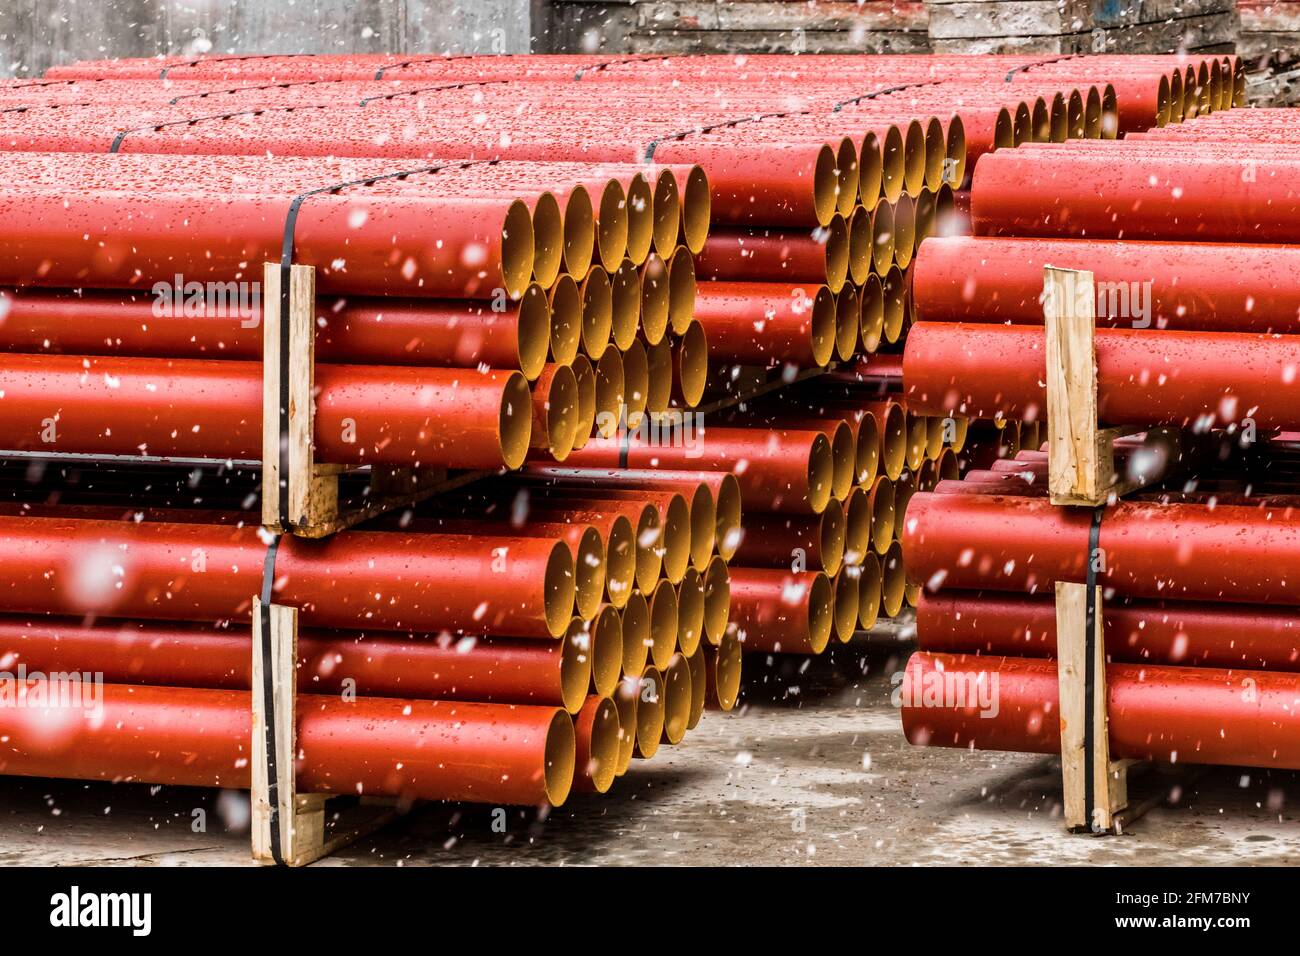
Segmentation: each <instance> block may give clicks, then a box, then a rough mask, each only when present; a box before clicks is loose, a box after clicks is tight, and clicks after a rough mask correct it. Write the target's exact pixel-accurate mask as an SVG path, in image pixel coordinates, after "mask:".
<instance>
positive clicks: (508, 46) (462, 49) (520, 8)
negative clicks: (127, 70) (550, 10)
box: [0, 0, 546, 76]
mask: <svg viewBox="0 0 1300 956" xmlns="http://www.w3.org/2000/svg"><path fill="white" fill-rule="evenodd" d="M545 7H546V2H545V0H0V75H4V76H33V75H37V74H39V73H41V72H42V71H43V70H45V68H46V67H48V66H50V65H51V64H54V63H67V62H69V61H72V60H85V59H103V58H107V57H123V56H153V55H156V54H159V53H208V52H212V53H234V52H267V53H361V52H420V53H443V52H448V53H521V52H526V51H527V50H528V49H529V47H530V39H531V34H532V33H533V32H534V31H538V32H542V33H544V32H545V22H546V21H545V16H544V13H545ZM542 39H544V38H542Z"/></svg>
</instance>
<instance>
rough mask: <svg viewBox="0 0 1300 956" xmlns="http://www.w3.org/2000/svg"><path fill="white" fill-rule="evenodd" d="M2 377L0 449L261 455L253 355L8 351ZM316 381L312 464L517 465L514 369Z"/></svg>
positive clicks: (392, 370)
mask: <svg viewBox="0 0 1300 956" xmlns="http://www.w3.org/2000/svg"><path fill="white" fill-rule="evenodd" d="M0 378H2V379H3V381H4V399H3V401H0V447H3V448H5V449H8V450H12V451H27V450H35V451H58V452H77V453H81V454H115V455H140V454H148V455H155V456H164V457H179V458H212V459H234V460H253V459H259V460H260V459H261V457H262V366H261V363H259V362H221V361H207V360H202V359H177V360H166V359H148V358H118V357H98V358H95V357H91V358H86V357H81V356H72V355H20V354H7V355H0ZM316 387H317V389H318V390H319V391H318V394H317V398H316V417H315V423H316V428H315V436H314V437H315V448H316V451H315V454H316V457H317V460H319V461H321V462H329V463H333V464H367V463H369V464H388V465H404V466H412V465H416V464H420V465H426V466H438V465H448V466H454V467H461V468H497V467H500V466H502V465H508V466H510V467H517V466H518V465H519V464H521V463H522V461H523V458H524V455H525V453H526V450H527V444H526V442H525V443H524V445H523V447H520V446H519V445H518V443H517V437H518V435H519V434H522V435H524V436H527V435H528V434H529V432H530V430H531V420H532V419H531V410H530V395H529V392H528V385H527V382H526V380H525V379H524V377H523V376H522V375H521V374H519V373H518V372H499V371H487V372H479V371H477V370H472V369H431V368H399V367H391V366H386V367H379V366H361V365H318V366H317V367H316ZM515 416H518V417H515ZM503 426H504V427H506V428H509V429H510V431H509V432H506V433H503Z"/></svg>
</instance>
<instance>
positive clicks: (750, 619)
mask: <svg viewBox="0 0 1300 956" xmlns="http://www.w3.org/2000/svg"><path fill="white" fill-rule="evenodd" d="M729 570H730V572H731V621H732V623H734V624H735V625H736V627H737V633H738V634H739V635H740V639H741V645H742V647H743V649H744V650H745V652H746V653H751V652H758V651H762V652H767V653H787V654H820V653H821V652H822V651H823V650H825V649H826V644H827V642H828V641H829V640H830V635H831V621H832V612H831V602H832V601H833V596H832V587H831V582H830V579H829V578H828V577H827V576H826V575H825V574H824V573H823V572H821V571H783V570H778V569H768V568H740V567H734V566H733V567H731V568H729Z"/></svg>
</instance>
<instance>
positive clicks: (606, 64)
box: [573, 54, 672, 82]
mask: <svg viewBox="0 0 1300 956" xmlns="http://www.w3.org/2000/svg"><path fill="white" fill-rule="evenodd" d="M670 59H672V57H668V56H653V55H651V56H646V55H644V54H643V55H641V56H625V57H621V58H620V59H617V60H602V61H601V62H600V63H591V64H588V65H587V66H584V67H582V69H580V70H578V72H577V73H575V74H573V79H574V81H575V82H576V81H579V80H581V79H582V78H583V77H584V76H586V75H587V74H588V73H600V72H602V71H603V70H607V69H609V68H610V67H611V66H622V65H624V64H625V63H651V62H653V61H655V60H670Z"/></svg>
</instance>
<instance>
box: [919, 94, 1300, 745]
mask: <svg viewBox="0 0 1300 956" xmlns="http://www.w3.org/2000/svg"><path fill="white" fill-rule="evenodd" d="M1255 113H1256V111H1233V112H1228V113H1223V114H1217V113H1216V114H1214V115H1211V116H1200V117H1198V118H1195V119H1190V120H1189V121H1188V122H1186V123H1184V124H1183V125H1182V126H1180V127H1176V128H1174V127H1170V128H1166V129H1162V130H1158V131H1151V132H1149V133H1146V134H1131V135H1129V136H1127V137H1125V139H1124V140H1122V141H1120V142H1117V143H1109V144H1105V147H1104V149H1103V150H1101V151H1100V152H1098V151H1096V150H1093V149H1090V148H1087V147H1085V146H1082V144H1065V145H1062V146H1059V147H1052V148H1043V147H1034V146H1031V147H1028V148H1026V149H1025V150H1021V151H1017V152H1016V154H1015V160H1014V161H1013V162H1012V163H1011V164H1010V166H1008V164H1007V159H1008V157H1009V156H1010V155H1011V154H998V155H996V156H993V157H990V158H989V159H988V160H987V161H986V162H985V163H983V164H982V165H981V167H980V169H979V170H978V171H977V172H976V176H975V183H974V192H973V202H972V212H973V217H974V222H975V230H976V233H977V236H976V237H962V238H949V239H938V240H933V241H931V242H930V243H927V246H926V250H925V254H924V255H923V256H921V258H920V260H919V264H918V267H917V270H916V275H915V294H916V307H917V312H918V317H919V319H920V320H921V321H919V322H918V323H917V325H916V326H915V327H914V328H913V329H912V330H911V334H910V336H909V338H908V342H907V351H906V356H905V360H904V377H905V383H906V391H907V396H908V399H909V400H910V401H912V402H915V403H917V404H918V405H919V406H920V407H922V408H924V409H926V410H928V411H930V412H931V413H935V414H937V413H940V412H942V411H944V410H960V411H964V412H966V413H968V414H972V415H995V414H1004V415H1023V416H1025V417H1027V418H1030V419H1033V420H1035V421H1037V420H1039V419H1041V416H1042V413H1043V411H1044V408H1045V396H1044V385H1043V383H1044V381H1045V377H1046V374H1047V371H1046V368H1045V362H1044V359H1043V349H1044V341H1043V338H1044V337H1043V331H1042V301H1041V295H1042V289H1043V268H1044V266H1046V265H1052V266H1057V267H1061V268H1069V269H1080V270H1086V271H1089V272H1091V273H1093V275H1094V278H1095V282H1096V316H1097V319H1096V324H1097V331H1096V333H1095V341H1094V347H1095V352H1096V363H1097V381H1096V387H1097V406H1098V418H1099V421H1100V423H1101V424H1103V425H1128V426H1133V427H1143V428H1145V427H1149V426H1153V425H1173V426H1178V427H1182V428H1184V429H1186V430H1187V431H1188V432H1189V433H1190V434H1191V435H1192V436H1193V439H1194V440H1196V441H1199V442H1202V443H1204V439H1205V438H1206V437H1210V438H1213V437H1214V436H1215V435H1218V434H1223V435H1230V436H1232V440H1231V441H1230V442H1228V441H1222V442H1221V443H1220V444H1219V445H1218V446H1207V447H1214V448H1215V451H1214V453H1213V454H1209V455H1196V454H1193V455H1192V456H1191V457H1190V458H1187V457H1184V459H1183V463H1184V468H1183V471H1184V472H1185V473H1184V474H1181V475H1179V476H1178V477H1177V479H1176V480H1169V481H1167V482H1166V483H1165V484H1157V485H1155V486H1154V487H1151V488H1149V489H1148V490H1146V491H1143V492H1141V493H1138V494H1136V495H1133V496H1131V497H1129V498H1125V499H1122V500H1119V501H1117V502H1112V503H1111V504H1110V505H1109V506H1108V507H1106V509H1105V511H1104V514H1103V515H1102V516H1101V522H1100V527H1099V529H1097V528H1095V527H1094V525H1093V522H1094V516H1093V514H1092V513H1091V512H1090V511H1088V510H1085V509H1077V508H1068V507H1059V506H1054V505H1053V504H1052V503H1051V502H1049V500H1048V495H1047V488H1046V485H1047V477H1048V474H1047V469H1048V464H1047V454H1046V453H1045V452H1037V451H1025V450H1022V451H1020V452H1019V453H1017V454H1015V455H1014V460H1013V461H1009V462H995V463H992V464H989V465H987V466H986V467H985V468H983V469H978V470H972V471H969V472H967V474H966V475H965V477H964V479H963V480H961V481H944V482H940V483H939V485H938V486H937V487H936V488H935V489H934V493H932V494H922V495H917V496H916V497H914V498H913V500H912V502H911V506H910V510H909V518H908V523H907V528H906V531H905V534H904V552H905V557H906V562H907V567H908V571H909V574H910V575H911V578H912V580H913V581H914V582H915V583H916V584H918V585H924V587H925V593H924V594H923V595H922V597H921V600H920V604H919V606H918V609H917V636H918V643H919V645H920V648H921V649H920V650H919V651H918V652H917V653H916V654H915V655H914V656H913V658H912V660H911V661H910V662H909V665H908V668H907V675H906V679H905V681H904V692H903V694H904V710H903V723H904V728H905V730H906V732H907V735H908V738H909V740H911V741H912V742H913V743H917V744H929V745H935V746H953V747H970V746H973V747H979V748H987V749H1003V750H1021V751H1029V752H1042V753H1050V752H1055V751H1059V749H1060V737H1059V729H1060V728H1059V721H1058V720H1056V718H1055V716H1054V712H1055V711H1056V707H1057V674H1056V664H1055V663H1054V662H1053V661H1051V660H1049V659H1050V658H1053V657H1054V656H1055V653H1056V629H1057V621H1056V608H1055V604H1054V602H1053V600H1052V592H1053V585H1054V583H1055V582H1059V581H1067V582H1076V583H1083V582H1084V581H1085V580H1086V577H1087V573H1088V570H1089V567H1090V565H1091V567H1092V569H1093V570H1094V572H1095V574H1096V580H1097V583H1098V584H1099V585H1100V586H1101V587H1102V588H1103V589H1104V590H1103V593H1104V594H1105V599H1104V605H1103V609H1102V612H1101V621H1102V628H1103V639H1104V642H1105V651H1106V655H1107V660H1108V664H1107V666H1106V680H1107V693H1108V699H1107V713H1108V726H1109V735H1110V750H1111V754H1112V756H1113V757H1129V758H1136V759H1151V760H1158V761H1162V762H1189V763H1227V764H1236V765H1242V766H1256V767H1282V768H1289V769H1296V768H1300V746H1298V745H1297V741H1300V734H1298V733H1297V724H1296V716H1295V715H1296V706H1297V703H1300V645H1298V644H1297V629H1298V628H1300V617H1298V616H1297V615H1296V614H1295V613H1294V610H1293V609H1292V608H1291V607H1290V606H1291V605H1293V604H1294V600H1293V597H1294V595H1293V592H1294V586H1293V583H1292V582H1293V581H1294V580H1295V576H1296V574H1297V572H1298V571H1300V537H1298V536H1297V534H1296V528H1297V522H1296V517H1295V510H1294V509H1295V508H1296V506H1297V504H1300V495H1298V493H1300V481H1298V480H1297V472H1296V469H1295V445H1294V436H1295V433H1296V431H1297V428H1298V427H1300V391H1298V389H1300V385H1298V384H1297V381H1296V367H1297V362H1298V361H1300V320H1298V319H1297V315H1298V314H1300V291H1298V290H1297V289H1296V288H1295V287H1294V285H1295V284H1294V282H1293V280H1292V275H1291V274H1292V273H1294V271H1295V269H1296V267H1297V266H1300V252H1298V251H1297V250H1300V226H1297V222H1300V219H1298V218H1297V216H1296V213H1297V211H1300V206H1298V205H1297V204H1298V203H1300V168H1293V167H1292V166H1289V165H1288V160H1287V158H1286V157H1285V156H1283V154H1282V152H1281V151H1280V150H1281V147H1280V146H1279V145H1275V144H1274V135H1273V134H1274V131H1275V130H1281V129H1284V128H1287V124H1288V122H1289V123H1290V124H1291V125H1294V124H1295V122H1296V118H1295V117H1294V116H1293V115H1291V113H1290V112H1287V113H1283V112H1282V111H1259V115H1258V116H1256V115H1255ZM1201 130H1204V131H1205V133H1204V135H1201V133H1200V131H1201ZM1285 135H1286V134H1284V133H1280V134H1279V136H1278V140H1279V141H1284V140H1285ZM1184 142H1186V143H1189V144H1193V145H1194V146H1195V151H1194V152H1191V153H1183V152H1177V151H1174V152H1170V151H1169V149H1168V148H1167V147H1168V145H1169V144H1172V143H1184ZM1103 154H1104V156H1105V159H1104V160H1103V159H1102V155H1103ZM1103 165H1104V166H1105V171H1104V172H1103V171H1102V167H1103ZM1067 184H1068V186H1067ZM973 264H978V266H977V267H972V266H973ZM1008 350H1014V351H1015V352H1016V354H1015V357H1014V358H1010V356H1009V352H1008ZM1027 357H1028V358H1030V361H1028V362H1026V358H1027ZM1220 430H1221V431H1220ZM1115 451H1116V458H1117V468H1118V469H1119V470H1120V471H1121V472H1125V473H1127V472H1129V471H1131V469H1132V468H1133V467H1135V466H1136V467H1145V468H1149V467H1152V466H1153V465H1154V467H1155V468H1156V469H1157V470H1160V469H1162V468H1163V467H1164V464H1165V462H1167V461H1168V460H1169V457H1170V456H1169V452H1168V449H1167V448H1165V447H1156V446H1153V445H1151V444H1149V443H1148V444H1145V445H1144V444H1143V443H1142V442H1141V441H1139V440H1137V439H1135V438H1130V439H1124V440H1120V441H1118V442H1117V443H1116V449H1115ZM1090 532H1092V533H1095V534H1096V540H1095V541H1090V537H1089V536H1090ZM1093 555H1104V560H1098V559H1096V558H1095V557H1092V556H1093ZM957 688H965V689H974V688H983V690H984V691H985V692H986V693H984V694H983V696H980V697H979V700H975V699H973V698H971V697H970V695H969V694H966V693H965V691H964V690H955V689H957ZM1242 688H1248V692H1244V693H1243V691H1242ZM990 693H992V694H994V695H995V696H996V701H995V702H993V701H992V700H985V698H986V697H988V696H989V694H990ZM927 695H929V696H927ZM985 705H990V706H985Z"/></svg>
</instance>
